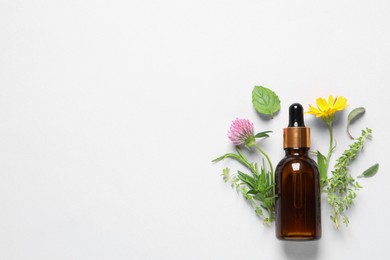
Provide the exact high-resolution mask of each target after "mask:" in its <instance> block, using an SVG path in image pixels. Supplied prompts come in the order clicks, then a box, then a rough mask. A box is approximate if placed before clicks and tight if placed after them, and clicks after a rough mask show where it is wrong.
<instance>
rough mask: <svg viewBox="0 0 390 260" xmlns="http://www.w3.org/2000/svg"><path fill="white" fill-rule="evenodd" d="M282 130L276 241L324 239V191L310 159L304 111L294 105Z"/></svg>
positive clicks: (299, 106)
mask: <svg viewBox="0 0 390 260" xmlns="http://www.w3.org/2000/svg"><path fill="white" fill-rule="evenodd" d="M289 113H290V115H289V124H288V127H287V128H284V129H283V139H284V140H283V147H284V150H285V151H286V157H284V158H283V159H282V160H281V161H280V162H279V164H278V166H277V167H276V170H275V193H276V237H277V238H278V239H281V240H296V241H304V240H317V239H320V238H321V204H320V203H321V191H320V176H319V171H318V168H317V164H316V163H315V162H314V161H313V160H312V159H310V158H309V156H308V152H309V148H310V128H308V127H305V124H304V120H303V107H302V106H301V105H300V104H298V103H295V104H292V105H291V106H290V108H289Z"/></svg>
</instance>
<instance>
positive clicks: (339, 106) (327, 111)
mask: <svg viewBox="0 0 390 260" xmlns="http://www.w3.org/2000/svg"><path fill="white" fill-rule="evenodd" d="M316 103H317V107H313V106H311V105H309V111H308V112H306V114H312V115H315V116H316V117H319V118H321V119H322V120H324V121H325V122H326V123H332V122H333V120H334V114H335V113H336V112H337V111H342V110H344V109H345V108H346V107H347V106H348V105H347V99H346V98H345V97H342V96H339V97H334V98H333V96H329V98H328V101H326V99H325V98H317V100H316Z"/></svg>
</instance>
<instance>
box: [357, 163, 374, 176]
mask: <svg viewBox="0 0 390 260" xmlns="http://www.w3.org/2000/svg"><path fill="white" fill-rule="evenodd" d="M378 170H379V163H376V164H374V165H373V166H371V167H370V168H368V169H367V170H365V171H364V172H363V173H362V174H361V175H359V176H358V178H362V177H372V176H374V175H375V174H376V173H377V172H378Z"/></svg>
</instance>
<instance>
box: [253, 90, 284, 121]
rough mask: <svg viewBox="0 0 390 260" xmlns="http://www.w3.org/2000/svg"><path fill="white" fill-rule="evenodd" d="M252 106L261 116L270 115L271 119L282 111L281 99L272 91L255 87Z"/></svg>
mask: <svg viewBox="0 0 390 260" xmlns="http://www.w3.org/2000/svg"><path fill="white" fill-rule="evenodd" d="M252 104H253V106H254V107H255V109H256V111H257V112H259V113H260V114H264V115H269V116H271V118H273V117H274V114H275V113H276V112H278V111H279V109H280V99H279V97H278V96H277V95H276V94H275V92H273V91H272V90H270V89H268V88H265V87H262V86H255V87H254V89H253V91H252Z"/></svg>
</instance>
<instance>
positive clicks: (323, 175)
mask: <svg viewBox="0 0 390 260" xmlns="http://www.w3.org/2000/svg"><path fill="white" fill-rule="evenodd" d="M317 164H318V170H319V172H320V183H321V187H323V186H324V185H325V184H326V182H327V180H328V175H327V170H328V169H327V168H326V157H325V156H324V155H323V154H322V153H320V152H319V151H317Z"/></svg>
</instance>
